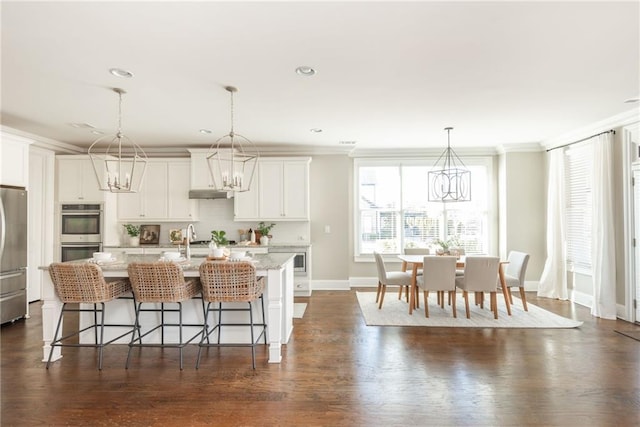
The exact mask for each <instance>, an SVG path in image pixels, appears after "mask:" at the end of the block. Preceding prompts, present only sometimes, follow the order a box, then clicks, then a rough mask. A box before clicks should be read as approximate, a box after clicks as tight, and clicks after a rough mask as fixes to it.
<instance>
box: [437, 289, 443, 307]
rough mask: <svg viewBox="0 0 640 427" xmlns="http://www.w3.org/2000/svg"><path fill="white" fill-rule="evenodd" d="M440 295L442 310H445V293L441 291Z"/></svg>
mask: <svg viewBox="0 0 640 427" xmlns="http://www.w3.org/2000/svg"><path fill="white" fill-rule="evenodd" d="M438 293H439V294H440V308H442V309H444V291H439V292H438Z"/></svg>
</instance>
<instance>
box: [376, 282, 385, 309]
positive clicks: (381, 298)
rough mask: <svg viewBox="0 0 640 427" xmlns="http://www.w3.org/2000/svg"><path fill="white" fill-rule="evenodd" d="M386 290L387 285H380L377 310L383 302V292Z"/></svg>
mask: <svg viewBox="0 0 640 427" xmlns="http://www.w3.org/2000/svg"><path fill="white" fill-rule="evenodd" d="M386 291H387V285H382V290H381V291H380V304H379V305H378V310H379V309H381V308H382V303H383V302H384V293H385V292H386Z"/></svg>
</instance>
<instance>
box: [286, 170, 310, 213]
mask: <svg viewBox="0 0 640 427" xmlns="http://www.w3.org/2000/svg"><path fill="white" fill-rule="evenodd" d="M282 172H283V173H282V176H283V182H282V186H283V190H282V199H283V200H282V203H283V206H284V207H283V211H284V217H285V218H287V219H300V220H308V219H309V185H308V183H309V167H308V164H307V163H306V162H287V161H285V162H284V163H283V171H282Z"/></svg>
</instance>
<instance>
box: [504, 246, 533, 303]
mask: <svg viewBox="0 0 640 427" xmlns="http://www.w3.org/2000/svg"><path fill="white" fill-rule="evenodd" d="M507 261H509V263H508V264H507V265H506V268H505V271H504V279H505V282H506V283H507V290H508V292H509V301H510V302H511V304H513V298H512V297H511V288H516V287H517V288H520V298H521V299H522V308H524V311H529V310H528V309H527V296H526V295H525V293H524V276H525V273H526V272H527V264H529V254H527V253H524V252H518V251H510V252H509V256H508V258H507Z"/></svg>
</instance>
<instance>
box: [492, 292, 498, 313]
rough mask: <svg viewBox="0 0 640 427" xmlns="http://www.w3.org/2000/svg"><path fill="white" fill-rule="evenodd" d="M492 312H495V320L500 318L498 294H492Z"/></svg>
mask: <svg viewBox="0 0 640 427" xmlns="http://www.w3.org/2000/svg"><path fill="white" fill-rule="evenodd" d="M491 310H492V311H493V318H494V319H497V318H498V294H497V292H491Z"/></svg>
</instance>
